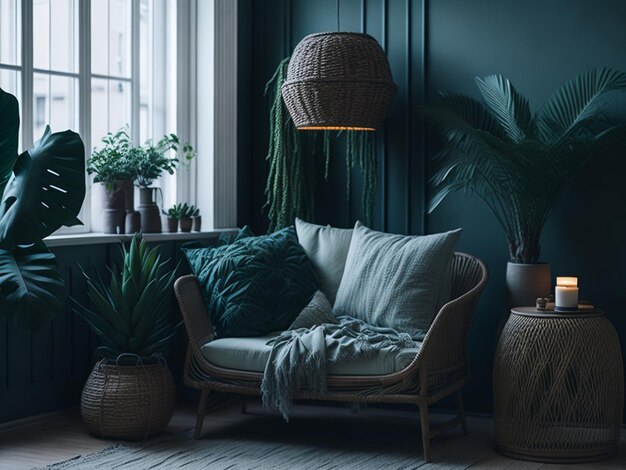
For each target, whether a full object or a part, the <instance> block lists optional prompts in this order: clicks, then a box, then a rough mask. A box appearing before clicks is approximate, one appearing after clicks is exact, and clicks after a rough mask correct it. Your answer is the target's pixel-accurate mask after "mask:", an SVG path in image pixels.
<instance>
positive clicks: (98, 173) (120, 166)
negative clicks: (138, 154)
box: [87, 127, 137, 189]
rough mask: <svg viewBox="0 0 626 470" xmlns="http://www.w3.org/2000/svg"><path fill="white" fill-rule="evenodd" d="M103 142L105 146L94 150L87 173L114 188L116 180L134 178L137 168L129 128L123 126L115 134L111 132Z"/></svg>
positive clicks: (96, 181) (109, 187)
mask: <svg viewBox="0 0 626 470" xmlns="http://www.w3.org/2000/svg"><path fill="white" fill-rule="evenodd" d="M102 143H103V144H104V146H103V147H102V148H101V149H99V150H94V151H93V152H92V154H91V157H90V158H89V161H88V162H87V173H89V174H90V175H95V177H94V179H93V180H94V182H95V183H103V184H105V185H106V187H107V188H108V189H112V188H113V183H114V182H115V181H116V180H120V181H127V180H134V179H135V177H136V175H137V169H136V163H135V155H134V152H132V151H131V150H133V146H132V144H131V142H130V137H129V135H128V129H127V128H126V127H123V128H122V129H120V130H119V131H117V132H116V133H115V134H113V133H111V132H109V133H108V134H107V135H106V136H104V137H103V138H102Z"/></svg>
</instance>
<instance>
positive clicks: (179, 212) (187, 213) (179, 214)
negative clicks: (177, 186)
mask: <svg viewBox="0 0 626 470" xmlns="http://www.w3.org/2000/svg"><path fill="white" fill-rule="evenodd" d="M163 213H164V214H165V215H167V216H168V217H170V218H172V219H180V218H183V217H186V218H187V217H198V216H199V215H200V209H197V208H196V206H194V205H193V204H192V205H191V206H190V205H189V204H187V203H184V204H182V203H178V204H174V205H173V206H172V207H170V208H169V209H168V210H167V212H165V211H163Z"/></svg>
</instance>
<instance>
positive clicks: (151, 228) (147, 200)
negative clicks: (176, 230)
mask: <svg viewBox="0 0 626 470" xmlns="http://www.w3.org/2000/svg"><path fill="white" fill-rule="evenodd" d="M157 190H158V188H139V205H138V206H137V210H138V211H139V213H140V214H141V217H140V220H141V231H142V232H143V233H161V211H159V206H157V204H156V194H157Z"/></svg>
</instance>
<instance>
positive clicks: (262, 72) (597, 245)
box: [240, 0, 626, 412]
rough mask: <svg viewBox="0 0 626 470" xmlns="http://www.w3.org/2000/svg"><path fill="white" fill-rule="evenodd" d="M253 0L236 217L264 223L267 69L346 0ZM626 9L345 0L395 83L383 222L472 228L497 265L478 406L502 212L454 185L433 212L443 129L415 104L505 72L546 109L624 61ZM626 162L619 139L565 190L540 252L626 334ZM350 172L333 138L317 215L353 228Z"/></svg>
mask: <svg viewBox="0 0 626 470" xmlns="http://www.w3.org/2000/svg"><path fill="white" fill-rule="evenodd" d="M240 1H241V2H243V3H246V4H249V2H246V1H244V0H240ZM250 1H251V4H252V6H251V8H250V11H249V12H248V13H247V14H249V15H250V18H249V21H250V23H251V28H252V33H251V34H249V32H248V31H242V32H241V35H240V39H241V50H242V51H244V52H245V54H246V55H249V56H251V61H250V64H251V66H250V67H249V68H245V69H244V70H243V71H241V73H240V74H241V75H242V76H244V77H250V79H249V80H247V81H245V82H244V83H242V87H243V88H244V89H245V93H246V95H245V96H247V97H249V98H248V99H247V100H246V103H248V104H249V114H250V115H251V116H252V129H251V131H250V134H247V135H243V136H242V139H244V140H245V141H246V142H248V140H249V141H251V142H252V147H251V149H250V151H249V152H247V153H245V154H243V155H240V161H241V162H242V164H244V165H246V166H248V167H250V168H252V172H251V173H252V182H251V185H249V186H248V187H242V188H241V191H240V197H241V198H242V199H245V200H246V202H247V203H248V204H249V213H247V214H240V221H241V223H242V224H243V223H247V224H251V225H252V227H253V229H254V230H255V231H257V232H262V231H264V230H265V229H266V227H267V218H266V215H265V214H264V213H263V211H262V207H263V204H264V203H265V196H264V193H263V190H264V187H265V180H266V177H267V162H266V160H265V156H266V153H267V147H268V145H267V142H268V128H267V123H268V111H269V103H268V100H267V98H264V97H263V89H264V86H265V82H266V81H267V80H268V79H269V78H270V77H271V76H272V73H273V72H274V70H275V68H276V65H277V64H278V62H279V61H280V60H281V59H282V58H283V57H285V56H287V55H289V54H290V53H291V50H292V48H293V47H294V46H295V45H296V44H297V43H298V41H300V40H301V39H302V38H303V37H304V36H305V35H307V34H310V33H315V32H321V31H335V30H336V28H337V24H336V6H337V2H336V0H317V1H309V0H250ZM625 17H626V3H625V2H623V1H620V0H607V1H605V2H603V3H602V7H600V6H599V5H598V4H597V2H595V3H594V2H589V1H588V0H551V1H550V2H545V1H543V0H527V1H524V2H521V1H515V0H472V1H467V0H341V29H342V30H344V31H346V30H353V31H364V32H367V33H368V34H370V35H372V36H373V37H374V38H376V39H377V40H378V41H379V43H380V44H381V45H382V46H383V48H384V49H385V50H386V52H387V56H388V59H389V63H390V65H391V69H392V74H393V78H394V81H395V82H396V84H397V85H398V94H397V96H396V98H395V100H394V102H393V104H392V107H391V109H390V110H389V113H388V116H387V120H386V123H385V125H384V127H383V128H382V129H380V130H379V131H378V132H377V145H378V147H377V148H378V171H377V175H378V186H377V188H378V194H377V199H376V207H375V216H374V222H373V228H375V229H377V230H385V231H389V232H395V233H410V234H423V233H436V232H441V231H446V230H451V229H454V228H457V227H462V228H463V235H462V237H461V241H460V244H459V249H460V250H462V251H466V252H468V253H472V254H474V255H476V256H478V257H480V258H481V259H483V260H484V261H485V262H486V263H487V264H488V266H489V268H490V271H491V279H490V282H489V284H488V286H487V290H486V292H485V295H484V296H483V299H482V302H481V305H480V308H479V309H478V311H477V314H476V316H475V318H474V321H473V327H472V330H471V332H470V339H469V346H470V360H471V362H472V364H473V374H474V380H473V382H472V383H471V384H470V385H468V386H467V387H466V388H465V394H466V399H467V405H468V409H469V410H471V411H479V412H490V411H491V406H492V400H491V367H492V361H493V355H494V352H495V347H496V341H497V336H498V331H499V325H501V323H502V321H503V318H504V317H505V315H506V313H505V312H504V305H505V301H504V292H505V286H504V272H505V269H506V262H507V258H508V253H507V247H506V241H505V238H504V234H503V231H502V229H501V228H500V227H499V226H498V224H497V221H496V220H495V218H494V217H493V215H492V214H491V213H490V212H489V210H488V209H487V208H486V207H485V205H484V204H483V203H482V202H481V201H479V200H478V199H477V198H476V197H474V196H472V195H471V194H456V195H454V196H452V197H450V198H449V199H448V200H446V201H445V202H444V203H443V204H442V205H441V206H440V207H439V208H438V209H437V210H436V211H435V212H434V213H433V214H431V215H427V214H426V213H425V210H424V207H425V205H424V202H425V199H426V197H425V195H426V181H427V180H428V174H429V170H431V157H432V154H433V150H435V149H436V145H437V142H436V139H435V138H433V137H431V135H430V133H429V132H426V131H425V129H424V122H423V119H422V118H421V117H420V114H419V110H418V108H419V106H420V105H421V104H423V103H424V102H425V100H426V99H427V98H430V99H432V98H434V97H435V96H436V93H437V91H438V90H450V91H457V92H461V93H467V94H470V95H472V96H474V97H476V98H478V93H477V91H476V88H475V86H474V82H473V78H474V77H475V76H485V75H488V74H493V73H501V74H503V75H505V76H507V77H508V78H510V79H511V80H512V82H513V83H514V85H515V86H516V87H517V88H518V89H519V90H520V91H522V92H523V93H524V94H525V95H526V96H528V97H529V99H530V100H531V106H532V108H533V109H538V108H539V107H540V106H541V104H542V103H543V101H544V100H545V99H546V98H547V97H548V96H549V95H550V94H551V93H552V92H553V91H554V90H555V89H556V88H557V87H558V86H559V85H560V84H562V83H563V82H564V81H566V80H567V79H569V78H570V77H571V76H572V75H574V74H576V73H579V72H581V71H583V70H585V69H587V68H589V67H601V66H607V65H608V66H611V67H615V68H618V69H621V70H625V71H626V55H624V52H623V47H622V45H623V44H624V43H626V29H625V28H624V27H623V18H625ZM244 67H245V64H244ZM615 108H616V110H615V112H618V113H621V114H622V115H626V103H624V100H621V101H618V100H616V103H615ZM242 112H243V111H242ZM248 136H250V139H248ZM622 167H623V155H621V154H619V153H617V154H615V153H614V154H610V152H609V153H607V155H603V156H602V158H597V159H596V160H595V161H594V162H591V163H590V165H589V167H588V168H587V169H586V171H585V172H584V174H583V175H582V176H581V177H580V178H579V179H578V180H577V181H575V182H574V184H573V185H572V186H571V187H570V188H568V189H567V191H566V192H565V194H564V195H563V197H562V198H561V199H560V200H559V203H558V205H557V207H556V209H555V212H554V214H553V216H552V218H551V220H550V221H549V223H548V224H547V225H546V228H545V231H544V235H543V238H542V248H543V250H542V258H543V259H544V260H545V261H547V262H550V264H551V265H552V272H553V276H555V275H558V274H568V273H571V274H573V275H578V276H579V277H580V279H581V283H584V287H581V292H582V295H583V296H585V297H588V298H590V300H592V301H593V302H594V303H596V305H598V306H600V307H602V308H604V309H605V310H606V312H607V316H608V317H609V319H610V320H611V321H613V323H614V324H615V326H616V328H617V329H618V332H619V333H620V337H621V339H622V344H626V316H625V315H624V314H623V305H624V304H626V291H624V289H623V288H621V287H619V286H621V285H622V284H623V282H624V279H626V270H624V269H623V266H624V265H625V264H626V257H625V256H626V254H625V253H626V248H624V246H626V245H624V243H623V240H624V237H626V212H625V211H624V208H623V204H622V201H623V200H624V199H625V198H626V186H624V185H623V184H622V182H623V175H622V172H620V171H615V169H617V168H622ZM345 181H346V168H345V162H344V158H343V154H342V145H335V146H334V147H333V159H332V161H331V167H330V175H329V180H328V182H324V181H323V180H322V178H318V188H317V192H316V194H315V195H312V196H311V197H313V198H314V199H315V205H316V213H315V215H316V222H318V223H321V224H331V225H334V226H338V227H350V226H352V225H353V224H354V222H355V221H356V220H358V219H360V220H363V210H362V207H361V188H362V186H361V178H360V171H359V169H358V168H355V169H354V170H353V172H352V188H351V192H350V199H349V200H346V197H345ZM623 349H624V350H626V347H625V348H623ZM625 359H626V358H625Z"/></svg>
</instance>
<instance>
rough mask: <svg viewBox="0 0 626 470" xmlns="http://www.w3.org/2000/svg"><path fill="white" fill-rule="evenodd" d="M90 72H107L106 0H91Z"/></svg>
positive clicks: (107, 9)
mask: <svg viewBox="0 0 626 470" xmlns="http://www.w3.org/2000/svg"><path fill="white" fill-rule="evenodd" d="M91 72H92V73H95V74H99V75H107V74H108V73H109V2H108V0H91Z"/></svg>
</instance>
